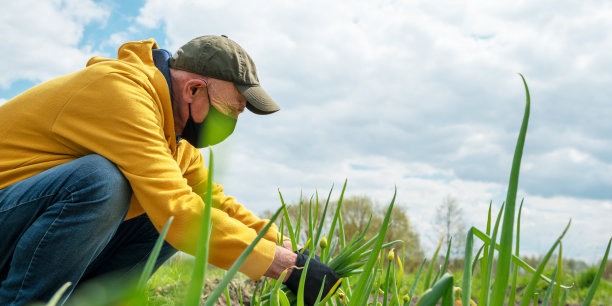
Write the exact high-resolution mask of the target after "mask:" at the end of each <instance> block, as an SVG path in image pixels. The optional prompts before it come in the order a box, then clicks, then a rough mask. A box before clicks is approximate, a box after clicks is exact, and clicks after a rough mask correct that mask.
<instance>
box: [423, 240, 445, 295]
mask: <svg viewBox="0 0 612 306" xmlns="http://www.w3.org/2000/svg"><path fill="white" fill-rule="evenodd" d="M442 242H444V236H442V238H440V242H438V247H437V248H436V251H435V252H434V255H433V257H432V258H431V261H430V262H429V266H427V273H426V274H425V283H424V284H423V290H426V289H427V288H429V287H430V282H431V273H433V269H434V266H435V265H436V260H437V259H438V252H440V248H441V247H442Z"/></svg>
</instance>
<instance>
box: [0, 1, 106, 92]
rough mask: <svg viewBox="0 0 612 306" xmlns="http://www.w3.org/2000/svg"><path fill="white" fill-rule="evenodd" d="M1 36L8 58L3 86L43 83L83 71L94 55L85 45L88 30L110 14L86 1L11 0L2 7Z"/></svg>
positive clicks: (4, 60)
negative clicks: (15, 83) (19, 81)
mask: <svg viewBox="0 0 612 306" xmlns="http://www.w3.org/2000/svg"><path fill="white" fill-rule="evenodd" d="M2 10H3V13H2V18H1V19H0V33H2V34H1V38H2V44H3V48H4V49H5V56H3V57H1V58H0V65H2V67H3V71H7V72H8V73H3V74H2V75H0V87H3V88H8V86H10V85H11V83H12V82H14V81H16V80H20V79H26V80H30V81H35V82H39V81H43V80H47V79H49V78H52V77H56V76H58V75H61V74H65V73H69V72H72V71H74V70H76V69H78V68H82V67H83V66H84V63H85V62H86V61H87V59H88V58H89V57H91V56H92V51H91V49H92V47H91V46H81V45H79V42H80V41H81V38H82V36H83V30H84V27H85V26H86V25H87V24H89V23H91V22H104V21H105V20H106V18H107V17H108V15H109V12H108V11H107V10H106V9H105V8H104V7H103V6H102V5H100V4H97V3H95V2H93V1H89V0H85V1H81V0H68V1H59V0H55V1H33V0H30V1H9V2H6V3H3V4H2Z"/></svg>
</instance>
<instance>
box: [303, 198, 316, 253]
mask: <svg viewBox="0 0 612 306" xmlns="http://www.w3.org/2000/svg"><path fill="white" fill-rule="evenodd" d="M314 219H315V217H314V216H313V215H312V197H310V201H308V238H309V239H310V240H309V241H310V243H308V245H307V246H306V245H305V246H304V247H305V248H308V250H309V251H310V252H311V253H312V252H314V251H315V244H314V237H313V236H314V223H315V222H316V221H315V220H314Z"/></svg>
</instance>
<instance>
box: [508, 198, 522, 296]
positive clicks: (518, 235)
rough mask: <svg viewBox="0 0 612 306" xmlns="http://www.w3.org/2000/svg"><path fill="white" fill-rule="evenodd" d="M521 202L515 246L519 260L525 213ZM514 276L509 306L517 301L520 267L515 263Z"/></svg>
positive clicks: (515, 252) (515, 253)
mask: <svg viewBox="0 0 612 306" xmlns="http://www.w3.org/2000/svg"><path fill="white" fill-rule="evenodd" d="M524 200H525V199H522V200H521V206H519V213H518V219H517V220H516V243H515V244H514V256H515V257H516V258H519V245H520V242H521V213H522V212H523V201H524ZM513 267H514V269H513V274H512V287H511V289H510V299H509V300H508V305H514V303H515V300H516V282H517V280H518V268H519V267H518V265H517V264H516V263H515V264H514V266H513Z"/></svg>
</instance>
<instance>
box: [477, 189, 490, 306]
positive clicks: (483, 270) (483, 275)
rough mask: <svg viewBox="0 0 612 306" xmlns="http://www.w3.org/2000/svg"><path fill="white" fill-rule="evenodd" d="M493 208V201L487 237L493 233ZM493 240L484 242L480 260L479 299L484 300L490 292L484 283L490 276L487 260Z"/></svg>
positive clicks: (488, 219)
mask: <svg viewBox="0 0 612 306" xmlns="http://www.w3.org/2000/svg"><path fill="white" fill-rule="evenodd" d="M492 208H493V201H490V202H489V212H488V214H487V237H488V236H490V235H491V219H492V215H491V212H492ZM490 243H491V242H488V243H487V242H485V244H484V253H483V254H482V260H480V284H481V286H480V298H479V300H478V301H481V303H482V301H484V300H485V299H486V296H485V294H487V292H488V288H487V290H484V286H482V285H484V283H485V282H486V279H487V278H488V275H489V271H488V270H487V267H488V266H489V265H488V264H487V260H488V257H489V244H490ZM482 304H483V305H485V304H484V303H482Z"/></svg>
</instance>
